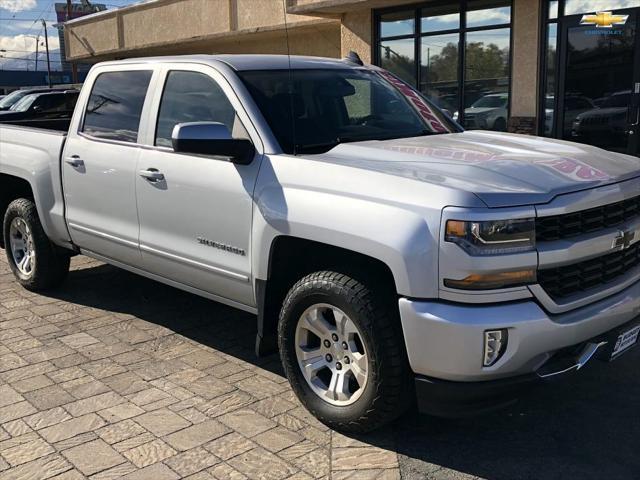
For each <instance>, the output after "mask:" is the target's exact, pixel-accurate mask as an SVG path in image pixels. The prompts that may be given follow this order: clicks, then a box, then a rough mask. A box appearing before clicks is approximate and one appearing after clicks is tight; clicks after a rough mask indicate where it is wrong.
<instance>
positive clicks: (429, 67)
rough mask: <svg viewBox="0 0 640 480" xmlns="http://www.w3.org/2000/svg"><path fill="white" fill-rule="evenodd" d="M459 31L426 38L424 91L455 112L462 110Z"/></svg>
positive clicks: (422, 62) (422, 73)
mask: <svg viewBox="0 0 640 480" xmlns="http://www.w3.org/2000/svg"><path fill="white" fill-rule="evenodd" d="M459 41H460V35H459V34H458V33H451V34H444V35H429V36H427V37H422V41H421V45H420V48H421V53H420V55H421V58H420V91H422V93H423V94H425V95H426V96H427V97H429V99H431V100H432V101H433V102H434V103H435V104H436V105H438V106H439V107H440V108H443V109H445V110H448V111H449V112H450V113H451V114H453V112H455V111H456V110H458V103H459V101H458V98H459V89H458V44H459Z"/></svg>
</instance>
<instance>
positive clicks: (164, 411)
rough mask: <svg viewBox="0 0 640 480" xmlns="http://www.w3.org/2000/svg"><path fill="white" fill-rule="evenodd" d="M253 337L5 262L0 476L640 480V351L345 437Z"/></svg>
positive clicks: (128, 285) (168, 305) (93, 271)
mask: <svg viewBox="0 0 640 480" xmlns="http://www.w3.org/2000/svg"><path fill="white" fill-rule="evenodd" d="M254 338H255V321H254V319H253V317H251V316H250V315H247V314H245V313H242V312H238V311H235V310H232V309H230V308H227V307H224V306H222V305H220V304H217V303H214V302H210V301H207V300H204V299H200V298H198V297H195V296H193V295H190V294H187V293H183V292H180V291H178V290H175V289H172V288H169V287H166V286H163V285H160V284H158V283H155V282H152V281H149V280H146V279H143V278H140V277H137V276H134V275H131V274H129V273H126V272H123V271H120V270H117V269H115V268H112V267H110V266H106V265H103V264H100V263H98V262H95V261H92V260H89V259H87V258H85V257H77V258H75V259H74V260H73V271H72V272H71V274H70V277H69V281H68V282H67V283H66V284H65V286H64V287H63V288H61V289H59V290H56V291H54V292H50V293H49V294H48V295H34V294H31V293H29V292H27V291H25V290H23V289H21V288H20V287H18V285H17V284H16V283H15V282H14V281H13V277H12V275H10V273H9V269H8V267H7V265H6V262H5V260H4V257H2V259H0V480H8V479H11V480H18V479H23V478H24V479H27V478H32V479H38V480H41V479H47V478H56V479H79V478H86V477H90V478H96V479H107V478H122V477H124V478H129V479H152V480H163V479H176V478H193V479H203V480H205V479H219V480H227V479H244V478H250V479H274V480H276V479H309V478H329V477H330V478H332V479H338V480H340V479H351V480H360V479H399V478H401V477H402V478H405V479H424V478H475V477H483V478H491V479H503V478H504V479H512V478H532V479H533V478H581V479H583V478H605V477H606V478H610V479H613V478H629V479H632V478H636V479H637V478H640V461H639V458H640V456H639V455H637V451H638V446H640V441H639V440H638V438H639V437H638V435H639V434H640V428H639V427H640V416H639V415H638V414H637V406H638V399H639V398H640V383H639V381H638V379H637V371H638V370H637V361H638V358H639V356H638V353H639V352H634V353H632V354H630V355H629V356H628V358H626V359H624V360H621V361H620V362H622V363H620V364H619V365H616V366H617V367H620V368H609V367H608V366H607V365H601V366H596V367H594V368H593V369H592V370H591V371H590V372H589V373H585V374H583V375H582V376H580V377H577V378H576V380H574V381H570V382H568V383H563V384H561V385H560V386H558V387H557V388H555V389H546V390H545V391H544V392H537V393H534V394H533V395H532V396H531V397H529V398H528V399H527V400H526V401H525V402H523V403H521V404H519V405H518V406H517V407H514V408H512V409H510V410H507V411H504V412H500V413H497V414H495V415H490V416H486V417H482V418H479V419H471V420H464V421H460V420H458V421H444V420H435V419H417V418H416V417H415V416H413V415H408V416H407V417H406V418H405V419H403V420H402V421H400V422H399V423H398V424H397V425H395V426H393V427H392V428H390V429H387V430H385V431H382V432H377V433H375V434H371V435H367V436H364V437H361V438H359V439H357V438H349V437H346V436H343V435H340V434H337V433H335V432H331V431H330V430H328V429H327V428H326V427H324V426H323V425H322V424H320V423H319V422H317V421H316V420H315V419H314V418H312V417H311V416H310V415H309V414H308V413H307V412H306V411H305V410H304V409H303V408H302V407H301V406H300V404H299V403H298V402H297V400H296V399H295V398H294V396H293V394H292V392H291V390H290V389H289V387H288V384H287V382H286V379H285V378H284V377H283V375H282V373H281V370H280V367H279V363H278V359H277V357H276V356H272V357H269V358H266V359H261V360H256V359H255V357H254V355H253V342H254ZM602 385H607V387H602Z"/></svg>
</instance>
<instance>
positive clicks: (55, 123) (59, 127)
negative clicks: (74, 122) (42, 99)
mask: <svg viewBox="0 0 640 480" xmlns="http://www.w3.org/2000/svg"><path fill="white" fill-rule="evenodd" d="M70 124H71V119H70V118H62V119H43V120H13V121H12V120H8V121H6V122H5V121H2V116H0V125H15V126H19V127H29V128H38V129H42V130H53V131H56V132H64V133H66V132H67V131H68V130H69V125H70Z"/></svg>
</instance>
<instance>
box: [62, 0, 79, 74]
mask: <svg viewBox="0 0 640 480" xmlns="http://www.w3.org/2000/svg"><path fill="white" fill-rule="evenodd" d="M69 20H71V0H67V22H68V21H69ZM64 28H65V29H66V28H67V25H66V24H65V26H64ZM71 78H72V79H73V83H78V65H76V63H75V62H71Z"/></svg>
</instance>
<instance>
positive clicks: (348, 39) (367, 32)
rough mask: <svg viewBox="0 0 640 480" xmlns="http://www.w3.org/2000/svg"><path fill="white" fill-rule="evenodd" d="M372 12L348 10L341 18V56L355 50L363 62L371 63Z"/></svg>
mask: <svg viewBox="0 0 640 480" xmlns="http://www.w3.org/2000/svg"><path fill="white" fill-rule="evenodd" d="M372 18H373V14H372V13H371V11H370V10H362V11H357V12H348V13H345V14H344V15H342V19H341V27H340V28H341V51H342V57H344V56H346V55H347V53H349V52H350V51H352V50H353V51H354V52H356V53H357V54H358V55H360V58H361V59H362V61H363V62H365V63H371V61H372V58H371V44H372V42H373V38H372V36H373V25H372Z"/></svg>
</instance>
